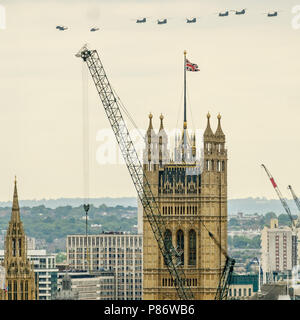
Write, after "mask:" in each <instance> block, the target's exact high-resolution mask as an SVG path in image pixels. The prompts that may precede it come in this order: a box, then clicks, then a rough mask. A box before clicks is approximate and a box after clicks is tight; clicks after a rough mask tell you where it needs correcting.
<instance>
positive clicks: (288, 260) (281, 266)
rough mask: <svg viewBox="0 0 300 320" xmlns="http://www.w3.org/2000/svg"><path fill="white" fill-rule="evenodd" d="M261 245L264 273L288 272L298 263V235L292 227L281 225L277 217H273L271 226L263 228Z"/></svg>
mask: <svg viewBox="0 0 300 320" xmlns="http://www.w3.org/2000/svg"><path fill="white" fill-rule="evenodd" d="M261 247H262V254H261V265H262V269H263V272H264V274H265V273H270V272H273V271H276V272H287V271H289V270H292V268H293V267H294V266H295V265H296V264H297V236H296V235H295V234H293V232H292V230H291V229H290V228H288V227H279V226H278V220H277V219H271V222H270V228H268V227H264V229H263V230H262V232H261Z"/></svg>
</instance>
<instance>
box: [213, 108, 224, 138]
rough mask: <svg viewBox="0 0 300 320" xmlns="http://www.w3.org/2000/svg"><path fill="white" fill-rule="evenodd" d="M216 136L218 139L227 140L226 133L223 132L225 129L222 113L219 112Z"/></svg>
mask: <svg viewBox="0 0 300 320" xmlns="http://www.w3.org/2000/svg"><path fill="white" fill-rule="evenodd" d="M215 136H216V138H217V139H218V140H222V141H223V140H224V141H225V134H224V133H223V130H222V128H221V115H220V113H219V114H218V127H217V130H216V133H215Z"/></svg>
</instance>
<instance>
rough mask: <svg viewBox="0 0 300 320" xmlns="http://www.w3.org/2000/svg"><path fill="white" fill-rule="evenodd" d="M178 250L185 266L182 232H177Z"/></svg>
mask: <svg viewBox="0 0 300 320" xmlns="http://www.w3.org/2000/svg"><path fill="white" fill-rule="evenodd" d="M177 250H178V252H179V253H180V261H181V264H182V265H184V234H183V231H182V230H178V231H177Z"/></svg>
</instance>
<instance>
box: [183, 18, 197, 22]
mask: <svg viewBox="0 0 300 320" xmlns="http://www.w3.org/2000/svg"><path fill="white" fill-rule="evenodd" d="M196 21H197V19H196V18H192V19H189V18H186V23H195V22H196Z"/></svg>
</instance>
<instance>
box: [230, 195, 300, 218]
mask: <svg viewBox="0 0 300 320" xmlns="http://www.w3.org/2000/svg"><path fill="white" fill-rule="evenodd" d="M286 202H287V204H288V206H289V207H290V209H291V212H292V214H295V215H298V209H297V207H296V204H295V202H294V200H291V199H286ZM237 212H243V213H245V214H254V213H259V214H261V213H263V214H264V213H267V212H274V213H276V214H277V215H280V214H282V213H285V211H284V209H283V206H282V204H281V202H280V200H277V199H270V200H268V199H266V198H243V199H231V200H228V214H229V215H233V214H236V213H237Z"/></svg>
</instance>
